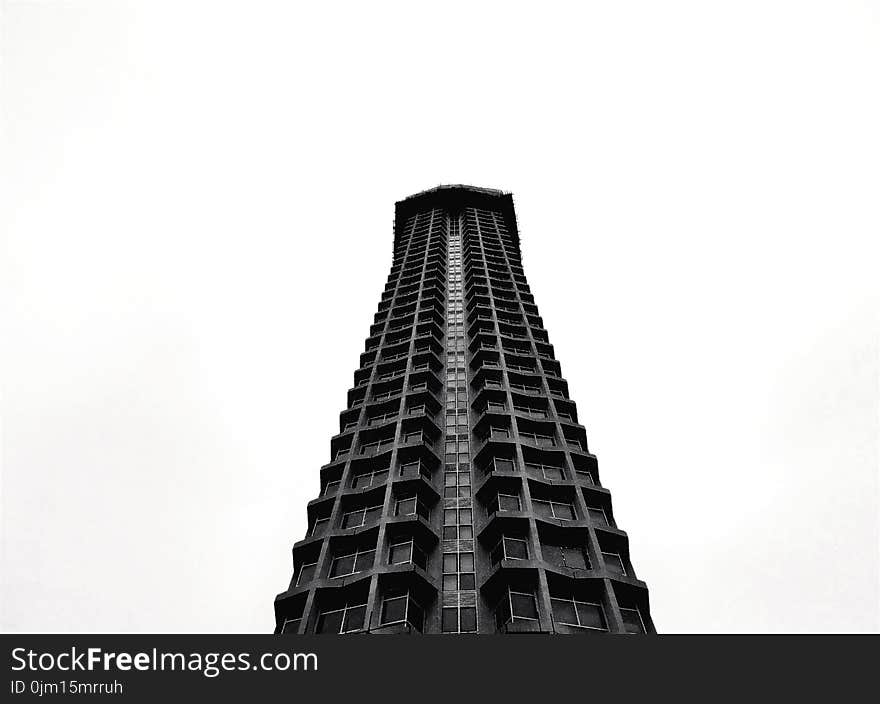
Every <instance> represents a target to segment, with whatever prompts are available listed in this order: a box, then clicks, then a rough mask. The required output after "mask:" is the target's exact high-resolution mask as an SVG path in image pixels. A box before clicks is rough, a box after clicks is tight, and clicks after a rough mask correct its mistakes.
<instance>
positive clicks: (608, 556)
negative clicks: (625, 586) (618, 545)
mask: <svg viewBox="0 0 880 704" xmlns="http://www.w3.org/2000/svg"><path fill="white" fill-rule="evenodd" d="M602 559H603V560H605V567H606V568H607V570H608V571H609V572H610V573H611V574H622V575H624V576H625V575H626V568H625V567H624V566H623V558H622V557H621V556H620V555H619V554H617V553H616V552H603V553H602Z"/></svg>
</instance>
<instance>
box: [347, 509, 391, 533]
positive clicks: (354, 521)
mask: <svg viewBox="0 0 880 704" xmlns="http://www.w3.org/2000/svg"><path fill="white" fill-rule="evenodd" d="M381 515H382V507H381V506H370V507H369V508H359V509H355V510H354V511H348V512H347V513H344V514H342V527H343V528H357V527H358V526H364V525H367V524H369V523H373V522H375V521H378V520H379V516H381Z"/></svg>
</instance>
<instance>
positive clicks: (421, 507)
mask: <svg viewBox="0 0 880 704" xmlns="http://www.w3.org/2000/svg"><path fill="white" fill-rule="evenodd" d="M394 515H395V516H421V517H422V518H424V519H425V520H426V521H427V520H428V519H429V517H430V515H431V514H430V511H428V507H427V506H425V503H424V502H423V501H422V500H421V499H419V498H418V497H417V496H410V497H407V498H405V499H398V500H397V503H396V504H395V506H394Z"/></svg>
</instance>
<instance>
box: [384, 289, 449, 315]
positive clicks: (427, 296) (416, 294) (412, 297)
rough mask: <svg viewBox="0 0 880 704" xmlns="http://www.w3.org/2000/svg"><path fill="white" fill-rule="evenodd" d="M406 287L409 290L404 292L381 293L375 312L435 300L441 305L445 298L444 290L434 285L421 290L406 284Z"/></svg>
mask: <svg viewBox="0 0 880 704" xmlns="http://www.w3.org/2000/svg"><path fill="white" fill-rule="evenodd" d="M407 289H411V290H407V291H406V293H400V292H392V293H390V294H389V293H383V294H382V300H381V301H380V302H379V308H378V312H377V314H381V313H383V312H385V311H387V310H390V309H392V308H396V307H398V306H405V305H409V304H411V303H421V304H428V303H432V302H436V303H439V304H440V305H443V304H444V302H445V300H446V294H445V291H444V290H443V289H441V288H438V287H436V286H429V287H427V288H425V289H423V290H422V289H419V288H418V287H417V288H412V287H411V286H407ZM395 294H396V295H395Z"/></svg>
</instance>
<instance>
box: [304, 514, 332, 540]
mask: <svg viewBox="0 0 880 704" xmlns="http://www.w3.org/2000/svg"><path fill="white" fill-rule="evenodd" d="M328 525H330V516H326V517H324V518H316V519H315V522H314V523H313V524H312V530H311V531H309V535H310V536H311V537H314V536H317V535H324V533H325V532H326V530H327V526H328Z"/></svg>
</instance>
